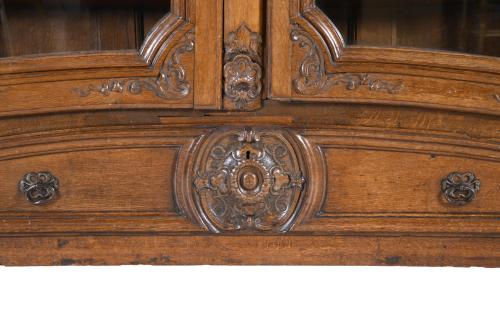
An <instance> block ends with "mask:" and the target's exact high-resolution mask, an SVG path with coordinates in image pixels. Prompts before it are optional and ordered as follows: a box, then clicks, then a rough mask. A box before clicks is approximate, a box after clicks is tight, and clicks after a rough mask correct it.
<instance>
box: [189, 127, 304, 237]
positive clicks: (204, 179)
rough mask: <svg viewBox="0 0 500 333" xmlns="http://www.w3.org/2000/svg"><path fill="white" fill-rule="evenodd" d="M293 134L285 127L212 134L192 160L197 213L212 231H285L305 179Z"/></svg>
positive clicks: (294, 211)
mask: <svg viewBox="0 0 500 333" xmlns="http://www.w3.org/2000/svg"><path fill="white" fill-rule="evenodd" d="M292 140H293V139H292V137H291V136H289V135H288V134H287V133H286V132H284V131H281V130H273V129H269V130H265V129H264V130H259V129H256V130H255V129H251V130H244V129H227V130H224V131H218V132H216V133H213V134H212V135H210V136H209V137H208V138H207V140H206V141H205V142H204V143H203V145H202V147H201V149H200V151H199V152H198V154H197V155H198V157H197V159H196V162H195V164H194V170H193V173H194V178H193V179H192V196H193V200H194V202H195V205H196V208H197V211H198V212H197V216H202V223H203V224H204V226H205V227H206V228H208V229H209V230H210V231H212V232H224V231H270V232H286V231H288V230H289V229H290V228H291V227H292V226H293V223H294V216H295V214H296V212H297V210H298V208H299V206H300V204H301V202H302V198H303V195H304V188H305V186H306V178H305V174H304V170H303V168H304V166H303V165H304V164H303V161H302V157H301V156H300V155H299V154H297V148H296V147H295V143H294V142H293V141H292Z"/></svg>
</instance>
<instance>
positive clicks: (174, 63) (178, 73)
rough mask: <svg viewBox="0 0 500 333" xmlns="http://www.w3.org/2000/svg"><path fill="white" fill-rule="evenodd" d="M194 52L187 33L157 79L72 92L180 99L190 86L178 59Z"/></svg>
mask: <svg viewBox="0 0 500 333" xmlns="http://www.w3.org/2000/svg"><path fill="white" fill-rule="evenodd" d="M193 50H194V33H193V32H188V33H187V34H186V35H185V37H184V39H183V41H182V42H181V43H180V44H178V45H177V46H176V47H175V49H174V52H173V53H172V55H171V56H170V58H168V60H166V61H165V63H164V64H163V66H162V68H161V70H160V73H159V75H158V77H156V78H145V79H139V78H137V79H111V80H109V81H107V82H103V83H101V84H99V85H93V84H92V85H89V86H88V87H86V88H76V89H74V91H75V92H76V93H77V94H79V95H80V96H81V97H88V96H90V95H91V94H92V93H99V94H101V95H103V96H109V95H110V94H111V93H124V92H125V91H128V92H129V93H131V94H134V95H139V94H141V93H142V92H143V91H145V90H146V91H150V92H153V93H154V94H155V95H156V96H158V97H160V98H164V99H180V98H184V97H186V96H187V95H189V93H190V91H191V85H190V83H189V82H188V81H187V78H186V69H185V68H184V67H183V66H182V64H181V61H180V57H181V56H182V55H183V54H185V53H190V52H192V51H193Z"/></svg>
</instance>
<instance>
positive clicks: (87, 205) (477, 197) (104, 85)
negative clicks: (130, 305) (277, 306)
mask: <svg viewBox="0 0 500 333" xmlns="http://www.w3.org/2000/svg"><path fill="white" fill-rule="evenodd" d="M0 28H1V29H0V177H2V179H3V181H2V182H0V264H1V265H120V264H229V265H233V264H327V265H424V266H448V265H452V266H485V267H500V212H499V211H500V201H499V200H500V60H499V57H500V2H499V1H497V0H493V1H486V0H482V1H479V0H478V1H468V0H425V1H415V0H383V1H378V0H377V1H375V0H357V1H347V0H316V1H315V0H268V1H264V0H225V1H223V0H172V1H168V0H145V1H138V0H128V1H114V0H109V1H92V0H67V1H66V0H41V1H38V0H37V1H35V0H19V1H16V0H0Z"/></svg>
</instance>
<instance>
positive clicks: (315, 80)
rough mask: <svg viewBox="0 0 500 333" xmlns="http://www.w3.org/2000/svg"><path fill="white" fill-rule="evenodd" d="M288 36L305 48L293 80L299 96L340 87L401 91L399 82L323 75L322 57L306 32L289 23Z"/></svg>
mask: <svg viewBox="0 0 500 333" xmlns="http://www.w3.org/2000/svg"><path fill="white" fill-rule="evenodd" d="M290 37H291V39H292V41H293V42H296V43H298V44H299V46H300V48H302V49H305V56H304V58H303V59H302V62H301V63H300V68H299V72H298V74H297V76H296V78H295V80H294V81H293V86H294V89H295V90H296V91H297V92H298V93H300V94H304V95H316V94H319V93H321V92H323V91H325V90H327V89H329V88H331V87H333V86H336V85H343V86H345V87H346V89H349V90H355V89H358V88H360V87H361V86H367V87H368V88H369V89H370V90H374V91H385V92H387V93H390V94H397V93H399V92H400V91H401V90H402V89H403V88H404V85H403V82H402V81H398V82H394V83H392V82H387V81H384V80H381V79H378V78H376V77H374V76H373V75H370V74H361V73H338V74H337V73H327V72H326V68H325V59H324V57H323V54H322V53H321V50H320V49H319V47H318V45H317V44H316V42H315V41H314V39H313V38H312V37H311V35H310V34H309V33H308V32H307V31H305V30H304V29H302V28H300V27H299V25H298V24H292V32H291V35H290Z"/></svg>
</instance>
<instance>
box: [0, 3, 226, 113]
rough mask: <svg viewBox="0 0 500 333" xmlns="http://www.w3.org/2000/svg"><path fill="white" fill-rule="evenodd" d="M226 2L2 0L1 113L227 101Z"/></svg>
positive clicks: (186, 105) (213, 105)
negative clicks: (224, 70)
mask: <svg viewBox="0 0 500 333" xmlns="http://www.w3.org/2000/svg"><path fill="white" fill-rule="evenodd" d="M221 36H222V0H212V1H201V0H146V1H135V0H131V1H115V0H109V1H87V0H81V1H80V0H79V1H63V0H56V1H30V0H26V1H17V0H3V1H0V100H1V101H2V103H1V104H0V115H17V114H34V113H43V112H57V111H70V110H94V109H126V108H140V109H153V108H192V107H198V108H211V109H218V108H220V107H221V103H222V102H221V96H220V89H221V88H220V86H221V48H222V42H221V38H222V37H221Z"/></svg>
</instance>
